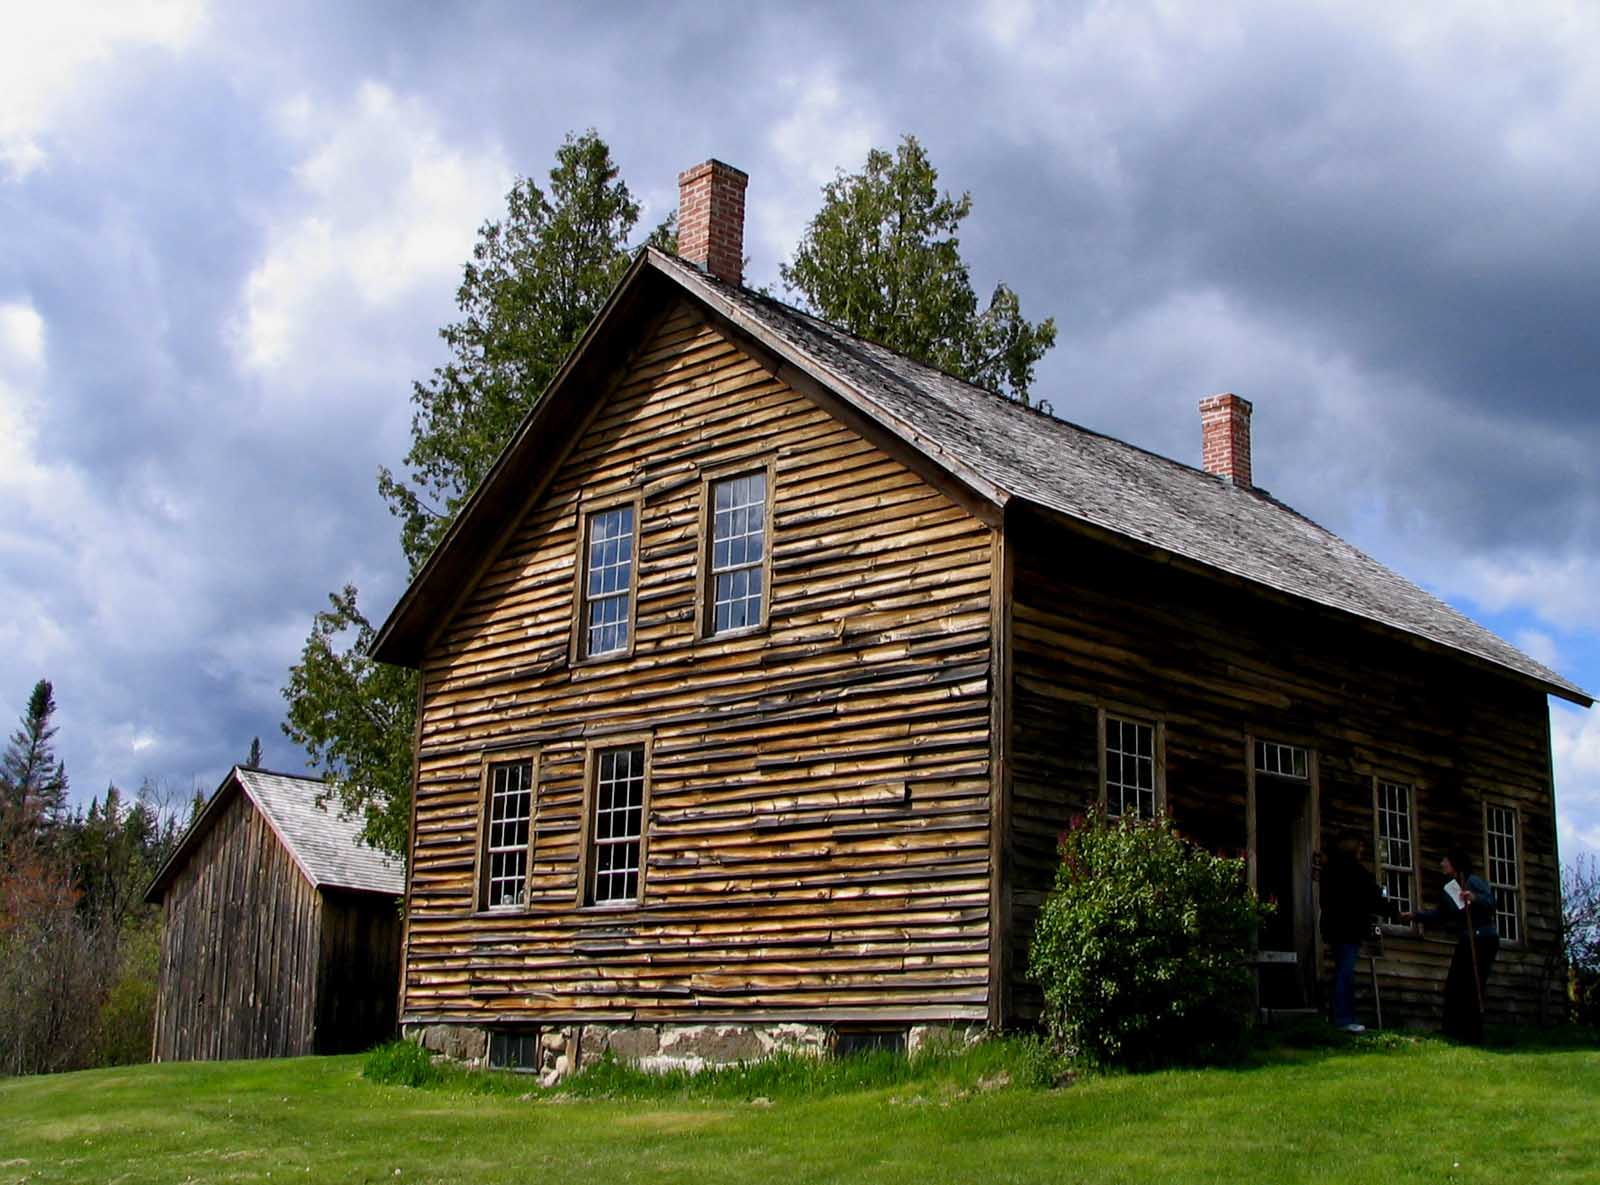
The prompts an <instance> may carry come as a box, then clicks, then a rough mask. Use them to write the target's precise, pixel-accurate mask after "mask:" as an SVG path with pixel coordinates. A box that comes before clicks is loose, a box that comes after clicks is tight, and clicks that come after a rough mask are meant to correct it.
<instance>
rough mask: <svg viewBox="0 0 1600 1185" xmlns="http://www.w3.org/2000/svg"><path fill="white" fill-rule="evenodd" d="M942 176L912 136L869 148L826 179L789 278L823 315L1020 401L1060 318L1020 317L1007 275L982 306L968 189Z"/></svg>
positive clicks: (785, 269)
mask: <svg viewBox="0 0 1600 1185" xmlns="http://www.w3.org/2000/svg"><path fill="white" fill-rule="evenodd" d="M938 179H939V174H938V172H937V171H936V170H935V169H934V167H933V165H932V164H931V163H930V162H929V160H928V154H927V152H926V151H924V149H923V147H922V145H921V144H919V143H917V140H916V137H915V136H906V137H905V138H904V139H902V140H901V141H900V147H899V148H898V149H897V150H896V152H895V154H894V155H893V156H891V155H890V154H889V153H887V152H884V151H883V150H881V149H876V148H875V149H873V150H872V151H871V152H869V153H868V154H867V163H866V167H865V168H864V169H863V170H862V171H861V172H859V173H852V174H849V175H846V174H844V173H840V175H839V176H838V177H836V178H835V179H834V180H832V181H830V182H829V183H828V184H827V185H825V186H823V189H822V194H823V201H822V209H821V210H819V211H818V212H817V214H816V217H814V218H813V219H812V220H811V223H810V225H809V226H807V227H806V230H805V234H804V236H803V237H802V239H801V241H800V246H799V248H798V249H797V250H796V251H795V255H794V260H793V262H792V263H789V264H785V265H783V266H782V267H780V268H779V272H780V274H781V275H782V277H783V282H784V285H785V286H786V287H787V288H789V289H790V291H793V292H798V293H800V294H801V296H802V297H803V298H804V302H805V304H806V305H807V306H808V307H809V308H810V309H811V310H812V311H813V312H815V313H816V314H817V315H818V316H820V317H822V318H824V319H825V320H828V321H832V322H834V323H835V324H837V325H840V326H843V327H844V328H845V329H848V330H849V331H850V332H852V333H854V334H857V335H858V336H860V337H864V338H867V339H869V340H871V341H875V342H878V343H880V344H881V345H885V346H888V347H889V348H890V349H893V350H898V351H900V352H901V353H903V354H908V355H910V356H911V357H912V358H915V359H917V360H918V361H919V362H925V363H927V364H928V365H930V366H935V367H938V368H939V369H941V370H944V371H948V372H949V373H950V374H953V375H956V376H957V377H959V378H963V379H966V380H967V381H968V382H971V383H976V384H977V385H978V386H980V387H987V388H988V389H990V390H992V391H997V392H1002V393H1004V394H1006V395H1008V396H1010V397H1011V398H1013V399H1016V400H1019V401H1021V402H1022V403H1024V404H1026V403H1028V401H1029V395H1028V388H1029V386H1030V384H1031V383H1032V382H1033V368H1034V365H1035V364H1036V363H1037V362H1038V361H1039V359H1040V358H1042V357H1044V355H1045V352H1046V351H1048V350H1049V349H1050V347H1051V346H1053V345H1054V344H1055V340H1056V323H1055V320H1054V318H1050V317H1047V318H1045V319H1044V320H1043V321H1041V322H1039V323H1038V324H1033V323H1031V322H1029V321H1027V320H1026V319H1025V318H1023V316H1022V314H1021V305H1020V302H1019V301H1018V299H1017V294H1016V293H1015V292H1013V291H1012V290H1011V289H1010V288H1009V287H1007V286H1006V285H1005V284H999V285H996V287H995V290H994V293H993V295H992V296H991V297H990V298H989V304H988V307H987V308H985V309H983V310H982V311H981V312H980V311H979V309H978V298H977V294H976V293H974V292H973V290H972V279H971V275H970V273H969V271H968V268H967V264H966V262H965V261H964V260H963V259H962V258H961V250H960V248H961V241H960V239H959V238H958V237H957V233H956V232H957V231H958V230H959V229H960V226H961V222H962V220H963V219H965V218H966V217H967V215H968V214H970V213H971V212H972V195H971V194H970V193H963V194H962V195H961V196H960V197H959V198H955V197H951V196H950V194H949V193H940V192H939V190H938V185H937V182H938Z"/></svg>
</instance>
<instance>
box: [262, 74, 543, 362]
mask: <svg viewBox="0 0 1600 1185" xmlns="http://www.w3.org/2000/svg"><path fill="white" fill-rule="evenodd" d="M278 123H279V127H280V128H281V129H282V130H283V132H284V133H285V134H286V135H288V136H290V137H291V138H294V139H298V140H303V141H304V142H305V156H304V158H303V159H302V160H301V163H300V164H299V166H298V167H297V168H296V170H295V179H296V181H297V183H298V188H299V200H298V201H297V202H295V203H294V204H293V206H292V208H291V209H289V210H286V211H284V212H283V213H281V214H274V215H273V216H272V217H271V218H270V219H269V222H268V228H267V242H268V245H267V249H266V253H265V255H264V257H263V258H262V259H261V261H260V263H259V264H257V266H256V267H255V268H254V270H253V271H252V272H251V274H250V276H249V278H248V279H247V280H246V282H245V286H244V292H243V294H242V308H241V311H240V313H239V316H238V319H237V322H236V324H235V327H234V340H233V346H234V350H235V354H236V356H237V357H238V359H239V361H240V362H241V363H242V364H243V365H244V366H245V367H247V368H249V369H253V370H257V371H265V372H277V373H279V374H281V372H283V371H291V372H292V371H298V372H300V373H301V374H306V373H309V372H311V371H313V370H315V369H320V368H323V367H325V366H326V365H327V363H328V360H329V355H330V346H333V347H335V349H336V346H337V339H338V335H339V332H340V331H339V326H341V325H346V324H348V323H349V322H350V321H351V320H352V319H353V316H354V315H355V314H357V313H359V312H361V311H367V312H372V311H383V310H386V309H389V308H392V307H393V306H394V304H395V303H396V302H397V301H399V300H401V299H402V298H404V297H406V296H408V295H411V294H413V293H415V292H416V291H418V290H419V289H422V288H425V287H427V286H430V285H431V286H434V287H438V288H440V289H441V290H444V291H448V290H449V289H450V288H451V287H453V280H454V279H455V277H456V276H457V275H458V274H459V270H460V267H461V262H462V260H464V259H466V258H467V256H468V255H469V253H470V251H471V246H472V240H473V236H474V234H475V232H476V230H477V228H478V226H479V225H480V224H481V223H482V222H483V221H484V219H485V218H486V217H488V216H490V215H491V214H494V213H495V212H497V211H498V210H499V209H500V206H501V203H502V198H503V196H504V194H505V192H506V190H507V189H508V188H509V187H510V183H511V178H512V170H511V167H510V166H509V164H508V163H507V162H506V160H505V157H504V155H503V154H502V153H501V151H500V149H499V148H498V146H496V147H492V148H488V149H480V150H478V151H472V150H469V149H467V148H463V147H461V146H459V145H456V144H453V143H451V142H450V141H449V139H448V138H447V136H446V134H445V133H444V132H443V131H442V130H441V129H440V126H439V122H438V120H437V118H436V117H435V115H434V113H433V112H432V110H431V109H430V108H429V107H428V105H427V104H426V103H425V102H424V101H422V100H421V99H418V98H405V97H401V96H398V95H396V94H395V93H394V92H393V91H391V90H389V89H388V88H387V87H383V86H380V85H377V84H376V83H370V82H369V83H366V84H364V85H362V86H361V87H360V88H359V90H358V91H357V93H356V95H355V97H354V99H353V101H352V102H351V103H350V104H349V105H348V106H347V107H346V108H345V109H344V110H342V111H339V112H337V113H334V114H333V115H332V117H331V118H330V117H329V114H328V113H327V112H326V111H319V110H318V109H317V108H316V106H315V105H314V104H312V103H311V102H310V101H309V100H308V99H306V98H304V97H303V96H302V97H299V98H296V99H294V100H291V101H289V102H288V103H286V104H284V106H283V107H282V108H281V109H280V111H279V121H278ZM330 335H332V339H333V340H332V341H330ZM347 361H351V362H358V360H357V359H347Z"/></svg>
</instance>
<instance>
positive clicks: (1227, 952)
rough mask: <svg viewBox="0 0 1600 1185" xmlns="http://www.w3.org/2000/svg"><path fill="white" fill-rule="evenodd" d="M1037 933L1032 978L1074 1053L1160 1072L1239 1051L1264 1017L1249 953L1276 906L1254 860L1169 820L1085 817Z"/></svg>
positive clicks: (1054, 1030) (1064, 850)
mask: <svg viewBox="0 0 1600 1185" xmlns="http://www.w3.org/2000/svg"><path fill="white" fill-rule="evenodd" d="M1059 851H1060V855H1061V865H1060V867H1059V868H1058V869H1057V870H1056V880H1055V888H1054V889H1053V890H1052V891H1051V893H1050V896H1049V897H1048V898H1047V899H1046V900H1045V903H1044V907H1043V909H1042V910H1041V911H1040V914H1039V920H1038V924H1037V926H1036V928H1035V930H1034V936H1033V945H1032V948H1031V951H1030V959H1029V968H1028V970H1029V974H1030V975H1031V977H1032V978H1033V979H1034V980H1035V981H1037V982H1038V983H1039V984H1040V985H1041V986H1042V987H1043V989H1044V996H1045V1018H1046V1021H1047V1023H1048V1025H1049V1027H1050V1032H1051V1035H1052V1037H1053V1038H1054V1039H1055V1040H1056V1041H1057V1043H1058V1044H1059V1045H1060V1046H1061V1047H1062V1048H1064V1049H1065V1050H1066V1051H1068V1052H1069V1053H1071V1054H1072V1055H1073V1056H1075V1057H1078V1058H1082V1059H1084V1060H1086V1061H1089V1062H1092V1063H1095V1064H1098V1065H1107V1066H1111V1065H1114V1066H1124V1067H1134V1068H1149V1067H1153V1066H1157V1065H1163V1064H1174V1063H1180V1062H1197V1061H1210V1060H1216V1059H1219V1058H1222V1057H1226V1056H1228V1055H1230V1054H1232V1053H1234V1052H1236V1051H1237V1049H1238V1047H1239V1045H1240V1043H1241V1041H1242V1039H1243V1038H1244V1036H1245V1035H1246V1034H1247V1032H1248V1031H1249V1027H1250V1022H1251V1019H1252V1017H1253V1014H1254V981H1253V978H1252V973H1251V970H1250V966H1249V964H1248V963H1247V961H1246V960H1247V958H1248V955H1249V952H1250V948H1251V944H1252V942H1253V941H1254V936H1255V933H1256V930H1257V928H1258V927H1259V926H1260V924H1261V922H1262V921H1263V920H1264V919H1265V918H1266V916H1267V914H1268V913H1269V912H1270V907H1269V906H1266V905H1263V904H1261V903H1260V902H1259V901H1258V900H1257V899H1256V896H1255V893H1254V892H1252V891H1251V889H1250V888H1249V887H1248V886H1247V884H1246V883H1245V864H1244V861H1243V860H1233V859H1227V858H1224V857H1221V856H1214V855H1212V854H1211V853H1210V852H1207V851H1205V850H1204V849H1202V848H1199V847H1196V846H1195V845H1194V844H1191V843H1189V842H1187V841H1186V840H1184V839H1181V838H1180V837H1179V836H1178V834H1177V833H1176V832H1175V831H1174V830H1173V828H1172V824H1171V823H1170V822H1169V821H1168V820H1166V819H1165V818H1158V819H1155V820H1153V821H1139V820H1132V819H1124V820H1112V819H1107V818H1106V817H1105V815H1104V814H1103V813H1096V814H1094V815H1091V816H1089V817H1088V818H1086V819H1078V820H1074V821H1073V825H1072V827H1071V828H1070V829H1069V830H1068V831H1066V832H1065V833H1064V834H1063V835H1062V836H1061V840H1060V845H1059Z"/></svg>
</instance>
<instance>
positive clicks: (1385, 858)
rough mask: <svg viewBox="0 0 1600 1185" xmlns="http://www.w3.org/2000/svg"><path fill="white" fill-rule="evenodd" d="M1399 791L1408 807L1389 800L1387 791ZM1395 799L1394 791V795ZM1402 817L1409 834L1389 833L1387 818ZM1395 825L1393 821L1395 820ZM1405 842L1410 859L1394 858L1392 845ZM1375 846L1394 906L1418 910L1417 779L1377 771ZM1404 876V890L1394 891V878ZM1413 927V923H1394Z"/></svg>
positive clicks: (1374, 783)
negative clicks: (1387, 833)
mask: <svg viewBox="0 0 1600 1185" xmlns="http://www.w3.org/2000/svg"><path fill="white" fill-rule="evenodd" d="M1393 791H1399V792H1400V793H1402V794H1404V796H1405V809H1404V811H1398V810H1396V809H1395V808H1394V807H1393V805H1392V801H1386V797H1385V796H1386V792H1393ZM1390 799H1391V800H1392V794H1391V795H1390ZM1386 819H1389V820H1394V819H1400V820H1402V821H1403V823H1404V826H1405V836H1404V837H1403V838H1402V837H1398V836H1392V835H1386V834H1385V830H1386V827H1385V820H1386ZM1391 825H1392V824H1391ZM1393 844H1404V845H1405V849H1404V850H1405V853H1406V854H1407V855H1408V856H1409V859H1408V860H1407V861H1406V862H1401V861H1397V860H1393V859H1391V856H1393V855H1394V854H1395V852H1394V849H1393V848H1392V846H1391V845H1393ZM1372 850H1373V854H1374V856H1375V857H1376V859H1375V863H1376V865H1377V870H1378V880H1379V883H1380V884H1382V885H1384V886H1385V888H1387V889H1388V890H1389V899H1390V901H1391V902H1393V903H1394V908H1395V909H1396V910H1397V911H1402V912H1415V911H1416V910H1418V909H1420V908H1421V905H1420V903H1419V901H1418V898H1417V885H1418V884H1419V883H1420V882H1421V878H1420V876H1419V875H1418V871H1417V852H1418V844H1417V787H1416V784H1415V783H1413V782H1402V781H1400V780H1399V779H1398V778H1385V777H1382V776H1379V775H1375V776H1374V777H1373V779H1372ZM1391 878H1395V880H1400V879H1402V878H1403V885H1404V888H1405V890H1406V891H1405V893H1404V894H1399V893H1396V892H1395V891H1394V880H1391ZM1391 928H1395V929H1403V930H1407V931H1409V930H1410V929H1411V927H1409V926H1396V927H1391Z"/></svg>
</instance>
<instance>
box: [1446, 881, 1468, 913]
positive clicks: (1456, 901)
mask: <svg viewBox="0 0 1600 1185" xmlns="http://www.w3.org/2000/svg"><path fill="white" fill-rule="evenodd" d="M1444 891H1445V896H1447V897H1449V898H1450V901H1451V903H1452V904H1453V905H1455V907H1456V908H1457V909H1465V908H1466V906H1465V905H1463V904H1462V902H1461V886H1460V885H1458V884H1456V882H1455V881H1445V883H1444Z"/></svg>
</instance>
